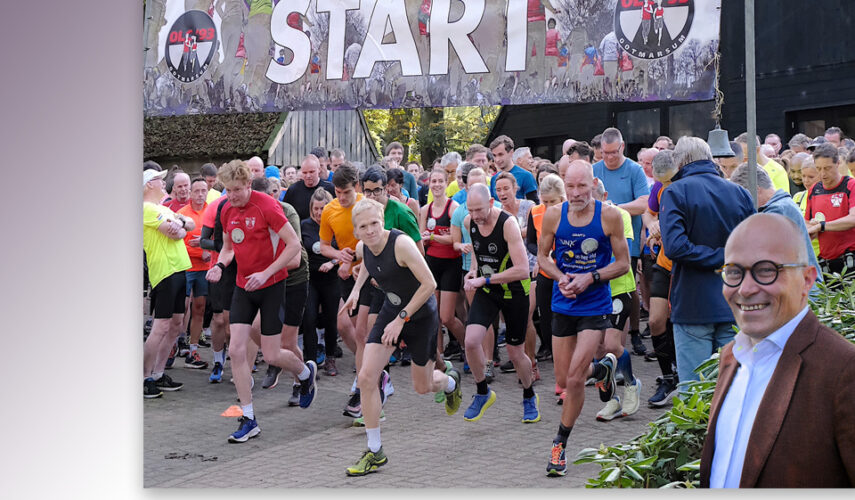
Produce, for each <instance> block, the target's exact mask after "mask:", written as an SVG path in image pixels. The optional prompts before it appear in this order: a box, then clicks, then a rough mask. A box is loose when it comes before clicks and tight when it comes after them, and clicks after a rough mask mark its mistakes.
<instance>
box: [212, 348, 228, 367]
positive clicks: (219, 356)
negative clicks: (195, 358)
mask: <svg viewBox="0 0 855 500" xmlns="http://www.w3.org/2000/svg"><path fill="white" fill-rule="evenodd" d="M214 363H219V364H221V365H224V364H226V351H225V350H222V351H214Z"/></svg>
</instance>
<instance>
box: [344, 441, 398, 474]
mask: <svg viewBox="0 0 855 500" xmlns="http://www.w3.org/2000/svg"><path fill="white" fill-rule="evenodd" d="M388 462H389V459H388V458H386V454H385V453H383V447H382V446H381V447H380V449H379V450H377V451H374V452H372V451H371V450H365V452H364V453H363V454H362V456H361V457H359V460H358V461H357V462H356V464H355V465H354V466H352V467H348V468H347V470H345V473H346V474H347V475H348V476H364V475H366V474H368V473H370V472H374V471H376V470H377V468H378V467H382V466H384V465H386V464H387V463H388Z"/></svg>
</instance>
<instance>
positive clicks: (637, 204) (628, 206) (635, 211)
mask: <svg viewBox="0 0 855 500" xmlns="http://www.w3.org/2000/svg"><path fill="white" fill-rule="evenodd" d="M647 197H648V195H644V196H639V197H638V198H636V199H635V200H633V201H631V202H629V203H622V204H620V205H618V206H619V207H620V208H622V209H624V210H626V211H627V212H629V215H641V214H643V213H644V212H645V211H647Z"/></svg>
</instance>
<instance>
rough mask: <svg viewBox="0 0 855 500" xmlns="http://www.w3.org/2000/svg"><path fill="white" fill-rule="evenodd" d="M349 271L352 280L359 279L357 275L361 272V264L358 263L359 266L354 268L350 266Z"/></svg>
mask: <svg viewBox="0 0 855 500" xmlns="http://www.w3.org/2000/svg"><path fill="white" fill-rule="evenodd" d="M350 269H351V271H350V274H351V275H352V276H353V279H355V280H357V279H359V273H361V272H362V263H361V262H360V263H359V264H356V265H355V266H354V265H351V266H350Z"/></svg>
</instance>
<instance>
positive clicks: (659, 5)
mask: <svg viewBox="0 0 855 500" xmlns="http://www.w3.org/2000/svg"><path fill="white" fill-rule="evenodd" d="M694 17H695V0H618V2H617V6H616V7H615V36H616V37H617V40H618V44H619V45H620V47H621V48H622V49H623V50H625V51H626V52H628V53H629V54H630V55H631V56H633V57H637V58H639V59H659V58H662V57H667V56H669V55H671V54H672V53H673V52H674V51H675V50H677V49H678V48H680V46H681V45H683V43H684V42H685V41H686V39H687V38H688V35H689V31H690V30H691V28H692V21H693V20H694Z"/></svg>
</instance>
